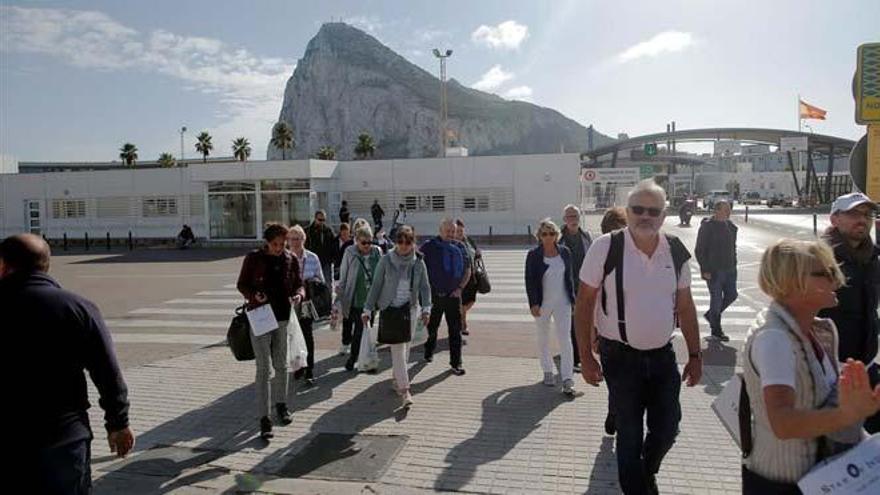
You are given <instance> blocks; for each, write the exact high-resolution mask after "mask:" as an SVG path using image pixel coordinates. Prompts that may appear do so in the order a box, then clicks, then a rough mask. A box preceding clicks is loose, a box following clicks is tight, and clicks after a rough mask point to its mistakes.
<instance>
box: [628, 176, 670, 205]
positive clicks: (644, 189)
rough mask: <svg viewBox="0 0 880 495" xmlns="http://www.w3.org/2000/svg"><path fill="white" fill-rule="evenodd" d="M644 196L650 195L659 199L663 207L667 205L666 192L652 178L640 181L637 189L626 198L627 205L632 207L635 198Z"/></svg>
mask: <svg viewBox="0 0 880 495" xmlns="http://www.w3.org/2000/svg"><path fill="white" fill-rule="evenodd" d="M642 194H650V195H652V196H654V197H655V198H657V199H659V200H660V203H661V204H662V205H664V206H665V205H666V191H665V190H664V189H663V188H662V187H660V186H659V185H657V183H656V182H654V179H652V178H648V179H645V180H641V181H639V183H638V184H636V187H634V188H633V189H632V191H630V192H629V194H628V195H627V196H626V204H627V205H631V204H632V200H633V198H634V197H636V196H639V195H642Z"/></svg>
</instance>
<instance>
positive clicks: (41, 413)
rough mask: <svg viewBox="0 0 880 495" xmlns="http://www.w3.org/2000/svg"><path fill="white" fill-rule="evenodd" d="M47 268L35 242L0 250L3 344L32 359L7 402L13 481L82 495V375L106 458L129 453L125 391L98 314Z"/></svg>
mask: <svg viewBox="0 0 880 495" xmlns="http://www.w3.org/2000/svg"><path fill="white" fill-rule="evenodd" d="M49 261H50V251H49V246H48V244H46V242H45V241H44V240H43V239H42V238H40V237H38V236H35V235H32V234H21V235H16V236H12V237H7V238H6V239H5V240H3V242H2V243H0V311H2V313H3V315H5V317H6V318H11V321H8V320H7V323H9V325H8V326H6V325H4V328H5V329H6V330H8V332H4V333H5V335H6V338H7V342H6V344H7V345H8V346H9V347H8V349H10V350H11V349H17V350H18V351H25V350H30V351H32V352H31V353H30V357H29V358H28V363H27V364H25V367H23V368H19V369H18V373H16V376H15V378H14V379H13V380H11V382H14V383H12V389H13V390H12V391H10V392H11V395H10V397H14V398H15V401H16V403H18V404H20V407H13V408H11V410H12V411H13V415H14V416H16V417H15V418H14V419H12V420H11V422H10V425H14V427H13V428H12V430H11V433H12V437H13V440H12V441H11V442H10V445H15V446H16V449H17V450H18V451H20V453H21V457H19V453H18V452H17V453H16V454H15V455H13V456H12V457H13V463H15V462H17V461H19V460H21V461H23V462H24V464H25V470H26V471H25V472H15V471H14V470H13V472H11V474H12V476H13V478H18V479H22V480H27V483H28V484H29V487H28V490H27V491H28V492H31V493H65V494H85V493H89V492H90V491H91V486H92V477H91V441H92V437H93V435H92V430H91V426H90V424H89V416H88V413H87V411H88V409H89V407H90V406H89V397H88V389H87V387H86V374H85V373H86V372H88V374H89V376H90V377H91V379H92V382H93V383H94V384H95V387H96V388H97V389H98V395H99V396H100V398H99V400H98V403H99V404H100V405H101V408H102V409H104V426H105V428H106V429H107V438H108V441H109V443H110V450H111V451H112V452H115V453H116V454H118V455H119V456H120V457H125V456H126V455H127V454H128V453H129V452H130V451H131V449H132V447H134V434H133V433H132V432H131V429H130V428H129V426H128V407H129V403H128V388H127V387H126V385H125V381H124V380H123V378H122V372H121V371H120V369H119V364H118V363H117V362H116V356H115V354H114V351H113V342H112V341H111V339H110V332H109V331H108V330H107V327H106V326H105V325H104V321H103V319H102V318H101V314H100V313H99V311H98V308H97V307H96V306H95V305H94V304H93V303H91V302H90V301H88V300H86V299H85V298H82V297H80V296H77V295H76V294H73V293H71V292H67V291H65V290H64V289H62V288H61V287H60V286H59V285H58V282H56V281H55V280H54V279H53V278H52V277H50V276H49V274H48V273H47V272H48V270H49ZM10 357H11V358H12V359H14V357H12V356H10ZM22 364H24V363H22ZM19 388H20V389H21V390H20V391H17V390H16V389H19ZM13 491H15V490H13Z"/></svg>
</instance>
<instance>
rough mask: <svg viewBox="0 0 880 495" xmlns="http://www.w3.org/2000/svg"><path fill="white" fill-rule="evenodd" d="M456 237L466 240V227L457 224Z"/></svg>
mask: <svg viewBox="0 0 880 495" xmlns="http://www.w3.org/2000/svg"><path fill="white" fill-rule="evenodd" d="M455 239H456V240H459V241H463V240H464V227H462V226H460V225H457V224H456V226H455Z"/></svg>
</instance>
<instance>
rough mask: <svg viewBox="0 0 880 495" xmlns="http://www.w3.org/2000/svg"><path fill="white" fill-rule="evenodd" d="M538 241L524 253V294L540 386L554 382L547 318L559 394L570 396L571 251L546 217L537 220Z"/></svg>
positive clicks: (572, 387)
mask: <svg viewBox="0 0 880 495" xmlns="http://www.w3.org/2000/svg"><path fill="white" fill-rule="evenodd" d="M536 236H537V238H538V240H539V242H540V244H539V245H538V247H536V248H534V249H532V250H531V251H529V254H528V255H527V256H526V273H525V275H526V293H527V295H528V298H529V308H530V309H531V312H532V316H534V317H535V323H536V325H537V329H538V352H539V353H540V357H541V369H543V371H544V385H547V386H548V387H552V386H554V385H556V380H555V379H554V376H553V358H552V356H551V355H550V335H549V334H550V326H551V324H550V320H551V319H552V320H553V323H554V325H553V326H555V328H556V340H557V343H558V344H559V349H560V354H561V363H560V369H559V374H560V375H561V376H562V393H564V394H565V395H567V396H569V397H573V396H574V380H573V378H572V375H573V370H572V369H573V367H574V354H573V351H572V346H571V332H570V330H571V308H572V305H573V304H574V278H573V275H572V272H571V251H569V249H568V248H567V247H565V246H564V245H559V244H557V243H558V242H559V236H560V232H559V227H558V226H557V225H556V224H555V223H553V221H551V220H550V219H549V218H546V219H544V220H542V221H541V224H540V225H539V226H538V232H537V234H536Z"/></svg>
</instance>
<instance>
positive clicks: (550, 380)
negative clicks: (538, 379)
mask: <svg viewBox="0 0 880 495" xmlns="http://www.w3.org/2000/svg"><path fill="white" fill-rule="evenodd" d="M543 383H544V385H547V386H548V387H552V386H554V385H556V379H555V378H554V377H553V373H544V382H543Z"/></svg>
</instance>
